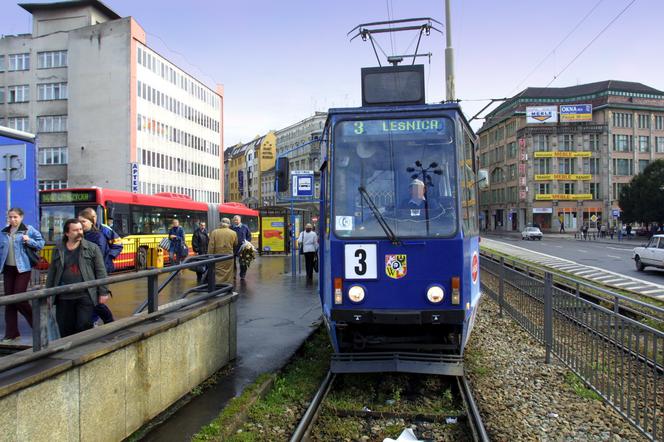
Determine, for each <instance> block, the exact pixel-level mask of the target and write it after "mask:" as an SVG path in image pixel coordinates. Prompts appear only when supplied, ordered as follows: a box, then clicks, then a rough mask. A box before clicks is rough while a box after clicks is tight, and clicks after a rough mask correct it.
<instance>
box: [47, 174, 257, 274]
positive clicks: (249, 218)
mask: <svg viewBox="0 0 664 442" xmlns="http://www.w3.org/2000/svg"><path fill="white" fill-rule="evenodd" d="M39 202H40V230H41V233H42V235H43V236H44V239H45V240H46V242H47V246H46V247H45V249H44V251H42V257H43V258H44V259H45V261H46V262H50V261H51V260H50V258H51V254H52V250H53V243H54V242H55V241H56V240H58V239H60V238H61V237H62V233H63V232H62V227H63V225H64V222H65V221H66V220H67V219H69V218H75V217H76V216H77V215H78V213H79V212H80V211H81V210H83V209H85V208H86V207H91V208H93V209H95V211H96V212H97V219H98V220H99V222H101V223H104V224H107V225H110V226H111V227H112V228H113V230H115V231H116V232H117V233H118V234H119V235H120V236H121V237H122V243H123V251H122V254H121V255H120V256H118V258H117V259H115V261H114V263H115V268H116V270H125V269H130V268H136V269H144V268H146V267H147V266H155V265H157V263H156V261H157V259H158V258H157V257H158V255H159V253H158V252H159V242H160V241H161V240H162V238H164V237H165V236H166V233H167V232H168V229H169V228H170V226H171V223H172V221H173V219H178V220H180V225H181V226H182V227H183V228H184V231H185V240H186V242H187V246H188V247H189V250H190V253H193V251H192V250H191V238H192V234H193V232H194V230H195V229H196V228H197V227H198V224H199V223H200V222H207V224H208V228H209V229H210V230H212V229H214V228H215V227H216V226H217V225H218V224H219V221H220V219H221V218H222V217H229V218H230V217H232V216H233V215H240V216H241V217H242V222H243V223H244V224H247V225H248V226H249V228H250V229H251V231H252V232H257V230H258V225H259V222H258V216H259V214H258V212H257V211H256V210H252V209H250V208H248V207H247V206H245V205H243V204H241V203H225V204H208V203H203V202H199V201H194V200H192V199H191V198H190V197H188V196H186V195H180V194H175V193H158V194H155V195H143V194H138V193H131V192H125V191H121V190H111V189H102V188H99V187H90V188H76V189H60V190H43V191H41V192H40V193H39ZM256 235H257V233H255V234H254V236H256ZM164 255H167V254H164ZM164 260H165V261H168V257H167V256H164ZM44 265H45V264H44Z"/></svg>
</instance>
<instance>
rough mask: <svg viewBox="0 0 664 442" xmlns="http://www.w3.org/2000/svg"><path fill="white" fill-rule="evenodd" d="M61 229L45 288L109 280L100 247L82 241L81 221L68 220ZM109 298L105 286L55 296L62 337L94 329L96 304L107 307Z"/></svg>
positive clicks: (56, 312)
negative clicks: (61, 234) (61, 233)
mask: <svg viewBox="0 0 664 442" xmlns="http://www.w3.org/2000/svg"><path fill="white" fill-rule="evenodd" d="M62 230H63V232H64V234H63V238H62V241H60V242H58V243H56V244H55V249H54V251H53V258H52V259H51V265H50V266H49V268H48V275H47V276H46V287H47V288H51V287H58V286H63V285H68V284H75V283H77V282H84V281H93V280H95V279H102V278H106V276H107V274H106V266H105V265H104V257H103V256H102V254H101V250H99V247H97V245H95V244H93V243H91V242H90V241H87V240H85V239H83V225H82V224H81V222H80V221H79V220H78V219H68V220H67V221H65V225H64V227H63V229H62ZM108 297H109V292H108V288H107V287H106V286H105V285H101V286H98V287H90V288H88V289H83V290H80V291H77V292H72V293H62V294H60V295H58V296H56V299H55V306H56V310H55V316H56V320H57V322H58V328H59V329H60V336H62V337H65V336H70V335H73V334H75V333H78V332H81V331H84V330H87V329H90V328H92V315H93V313H94V309H95V305H97V304H106V302H108Z"/></svg>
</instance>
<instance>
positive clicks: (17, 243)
mask: <svg viewBox="0 0 664 442" xmlns="http://www.w3.org/2000/svg"><path fill="white" fill-rule="evenodd" d="M23 215H24V214H23V210H22V209H20V208H18V207H15V208H12V209H9V211H8V212H7V221H8V225H7V227H5V228H4V229H2V234H0V269H2V276H3V280H4V283H5V292H4V295H5V296H7V295H14V294H16V293H23V292H25V291H27V290H28V284H29V283H30V275H31V273H32V272H31V270H32V265H31V263H30V258H29V257H28V253H30V252H29V251H28V250H27V248H28V247H30V248H31V249H32V252H38V251H39V250H41V249H42V248H43V247H44V238H42V236H41V233H39V231H38V230H37V229H35V228H34V227H32V226H30V225H25V224H23ZM18 313H21V315H22V316H23V317H24V318H25V320H26V321H27V322H28V324H30V327H32V308H31V307H30V304H29V303H28V302H27V301H23V302H19V303H16V304H10V305H6V306H5V333H4V335H3V336H4V337H3V338H2V342H3V343H9V342H12V341H15V340H18V339H19V338H20V337H21V336H20V332H19V330H18Z"/></svg>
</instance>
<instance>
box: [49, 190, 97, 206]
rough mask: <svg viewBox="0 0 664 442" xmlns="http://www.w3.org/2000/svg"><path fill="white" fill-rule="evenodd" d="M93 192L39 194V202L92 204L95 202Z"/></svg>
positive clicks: (77, 191)
mask: <svg viewBox="0 0 664 442" xmlns="http://www.w3.org/2000/svg"><path fill="white" fill-rule="evenodd" d="M95 199H96V198H95V191H94V190H74V191H66V192H41V193H40V194H39V202H40V203H42V204H49V203H92V202H95Z"/></svg>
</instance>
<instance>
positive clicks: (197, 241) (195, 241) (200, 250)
mask: <svg viewBox="0 0 664 442" xmlns="http://www.w3.org/2000/svg"><path fill="white" fill-rule="evenodd" d="M209 242H210V236H209V235H208V231H207V226H206V224H205V222H201V223H199V224H198V229H196V230H195V231H194V236H193V237H192V239H191V247H192V248H193V249H194V253H196V254H197V255H207V252H208V243H209ZM202 280H203V272H201V271H199V268H197V269H196V283H197V284H200V282H201V281H202Z"/></svg>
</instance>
